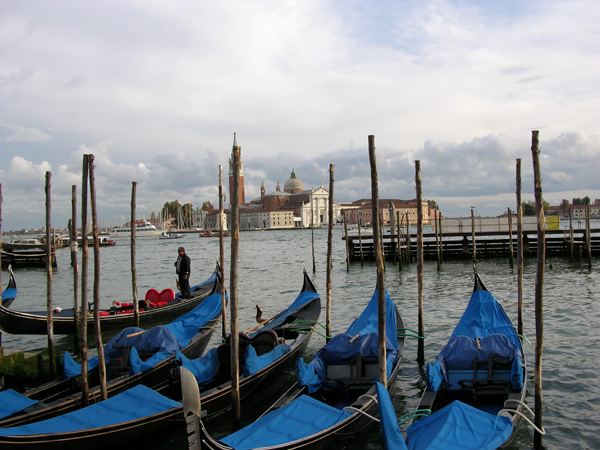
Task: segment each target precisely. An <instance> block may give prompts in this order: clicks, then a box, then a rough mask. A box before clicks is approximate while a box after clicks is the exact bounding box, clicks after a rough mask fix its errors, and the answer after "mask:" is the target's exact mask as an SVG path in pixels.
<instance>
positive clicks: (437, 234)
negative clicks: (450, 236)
mask: <svg viewBox="0 0 600 450" xmlns="http://www.w3.org/2000/svg"><path fill="white" fill-rule="evenodd" d="M434 211H437V210H434ZM437 216H438V215H437V212H435V216H434V218H433V220H434V222H435V254H436V259H437V270H438V271H440V270H441V269H442V261H441V257H440V230H439V229H438V221H437ZM429 221H430V222H431V218H430V219H429Z"/></svg>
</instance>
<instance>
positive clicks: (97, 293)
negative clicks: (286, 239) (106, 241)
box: [81, 155, 135, 400]
mask: <svg viewBox="0 0 600 450" xmlns="http://www.w3.org/2000/svg"><path fill="white" fill-rule="evenodd" d="M88 164H89V165H90V168H89V176H90V206H91V207H92V232H93V236H94V330H95V332H96V349H97V353H98V370H99V371H100V391H101V393H102V399H103V400H106V399H107V398H108V392H107V390H106V363H105V360H104V346H103V345H102V330H101V329H100V243H99V241H98V214H97V211H96V178H95V177H94V155H89V159H88ZM134 228H135V224H133V223H132V224H131V235H132V236H134V231H133V229H134ZM81 239H85V240H86V241H87V235H85V236H83V235H82V237H81Z"/></svg>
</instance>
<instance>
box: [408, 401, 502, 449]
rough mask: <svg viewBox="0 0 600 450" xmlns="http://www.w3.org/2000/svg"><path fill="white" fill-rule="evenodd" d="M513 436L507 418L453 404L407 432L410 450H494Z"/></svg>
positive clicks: (417, 423)
mask: <svg viewBox="0 0 600 450" xmlns="http://www.w3.org/2000/svg"><path fill="white" fill-rule="evenodd" d="M511 433H512V422H511V420H510V418H508V417H504V416H495V415H492V414H488V413H486V412H484V411H480V410H478V409H476V408H474V407H472V406H469V405H467V404H465V403H462V402H459V401H454V402H452V403H450V404H449V405H448V406H446V407H445V408H443V409H440V410H439V411H437V412H436V413H434V414H432V415H430V416H428V417H425V418H423V419H420V420H417V421H416V422H414V423H413V424H412V425H411V426H410V427H408V429H407V430H406V442H407V444H408V449H409V450H495V449H496V448H498V447H499V446H500V445H502V444H503V443H504V441H506V440H507V439H508V437H509V436H510V434H511Z"/></svg>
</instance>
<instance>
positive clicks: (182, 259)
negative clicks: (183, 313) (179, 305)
mask: <svg viewBox="0 0 600 450" xmlns="http://www.w3.org/2000/svg"><path fill="white" fill-rule="evenodd" d="M177 253H178V254H179V256H178V257H177V261H176V262H175V264H174V266H175V268H176V271H177V275H178V276H179V290H180V291H181V298H192V293H191V292H190V267H191V263H190V257H189V256H188V255H186V254H185V249H184V248H183V247H179V248H178V249H177Z"/></svg>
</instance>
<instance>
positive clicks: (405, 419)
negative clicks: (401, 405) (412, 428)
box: [398, 409, 431, 426]
mask: <svg viewBox="0 0 600 450" xmlns="http://www.w3.org/2000/svg"><path fill="white" fill-rule="evenodd" d="M429 414H431V410H430V409H416V410H414V411H412V412H409V413H407V414H404V415H402V416H400V417H398V426H402V425H403V424H405V423H406V422H408V421H409V420H411V419H413V418H415V417H427V416H428V415H429Z"/></svg>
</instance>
